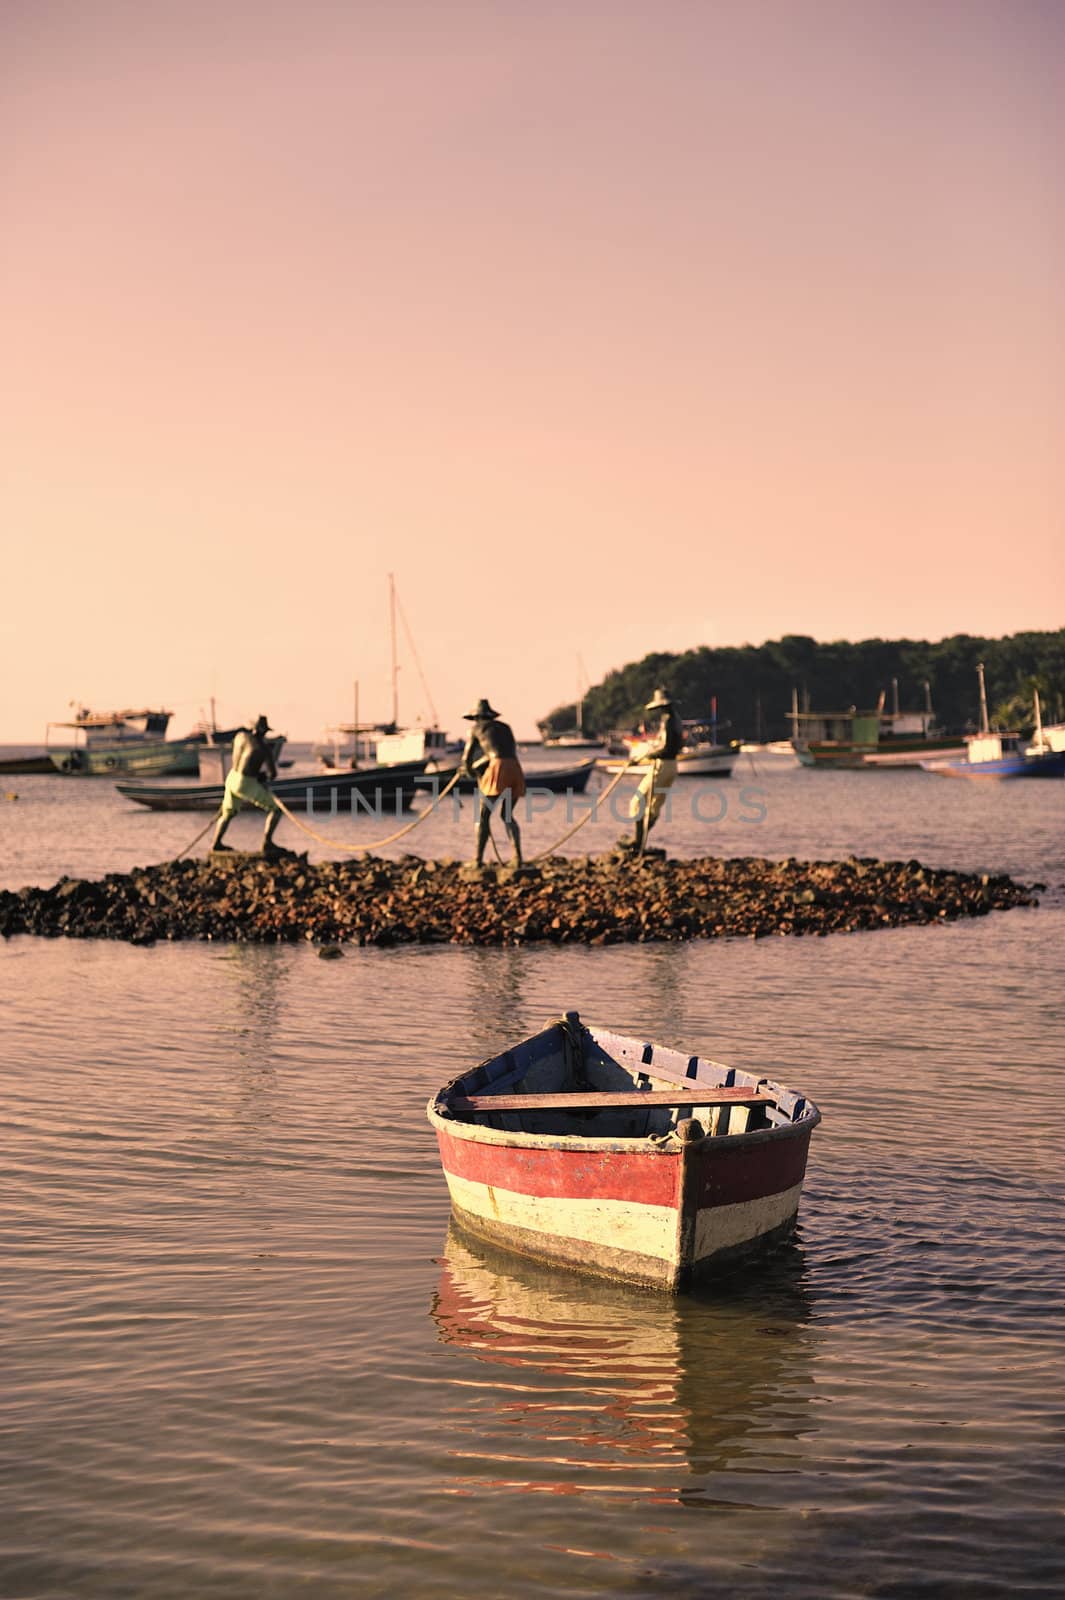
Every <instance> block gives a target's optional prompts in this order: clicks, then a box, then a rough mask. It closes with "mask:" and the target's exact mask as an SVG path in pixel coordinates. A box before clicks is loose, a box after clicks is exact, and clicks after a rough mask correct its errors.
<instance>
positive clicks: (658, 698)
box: [643, 684, 673, 711]
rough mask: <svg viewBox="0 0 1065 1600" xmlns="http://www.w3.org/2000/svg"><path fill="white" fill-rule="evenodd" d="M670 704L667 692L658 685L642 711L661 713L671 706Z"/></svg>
mask: <svg viewBox="0 0 1065 1600" xmlns="http://www.w3.org/2000/svg"><path fill="white" fill-rule="evenodd" d="M672 704H673V701H672V700H671V698H670V694H669V690H668V689H663V688H662V686H661V684H660V685H659V686H658V688H657V689H656V690H655V692H654V694H653V695H652V696H651V698H650V700H648V702H647V704H646V705H645V706H644V708H643V709H644V710H645V711H663V710H665V709H666V708H667V707H669V706H672Z"/></svg>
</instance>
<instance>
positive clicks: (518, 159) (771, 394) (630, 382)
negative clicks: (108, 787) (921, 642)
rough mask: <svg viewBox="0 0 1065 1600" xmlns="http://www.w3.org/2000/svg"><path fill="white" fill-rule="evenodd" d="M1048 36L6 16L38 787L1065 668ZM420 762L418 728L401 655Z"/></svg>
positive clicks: (538, 22)
mask: <svg viewBox="0 0 1065 1600" xmlns="http://www.w3.org/2000/svg"><path fill="white" fill-rule="evenodd" d="M1063 124H1065V7H1062V6H1060V5H1058V4H1056V3H1054V0H1009V3H1005V0H993V3H991V0H988V3H985V0H919V3H912V0H646V3H645V0H558V3H556V0H537V3H536V4H529V3H528V0H482V3H478V0H470V3H464V0H391V3H388V4H384V3H381V0H375V3H372V4H371V3H366V0H347V3H341V0H298V3H296V0H178V3H172V0H152V4H150V5H144V4H143V3H142V0H2V3H0V350H2V352H3V354H2V362H0V370H2V374H3V376H2V379H0V438H2V440H3V446H2V449H0V530H2V538H3V549H4V552H5V559H4V561H3V567H2V571H3V574H4V579H5V582H4V584H3V591H2V592H3V603H2V605H0V742H15V741H29V742H40V741H41V740H42V739H43V735H44V727H45V723H46V722H47V721H49V720H54V719H61V718H63V717H65V716H67V715H69V709H68V708H69V706H70V704H71V702H73V701H78V702H81V703H83V704H86V705H89V706H92V707H93V708H94V709H111V708H114V707H117V706H127V705H152V704H165V705H167V706H170V707H173V708H174V712H175V717H174V722H173V724H172V729H171V731H172V732H173V733H181V732H183V731H184V730H185V728H186V727H187V726H188V725H189V724H191V723H192V722H193V721H195V720H196V718H197V717H198V716H199V715H200V712H201V710H205V709H206V708H207V706H208V705H209V703H210V700H211V697H212V696H213V697H215V699H216V702H217V708H218V713H219V717H220V720H221V721H222V722H224V723H225V722H232V721H243V720H246V719H247V718H249V717H252V716H254V715H256V714H257V713H259V712H260V711H263V712H266V713H267V714H268V715H269V717H270V720H271V722H272V723H273V724H274V726H276V727H279V728H281V729H283V730H285V731H287V732H288V734H289V736H290V738H293V739H298V738H313V737H315V736H316V735H317V734H318V732H319V731H320V729H321V728H322V727H323V726H325V725H327V724H329V723H332V722H335V721H336V720H337V719H339V718H345V717H349V716H350V715H351V712H352V705H353V692H354V691H353V685H354V683H355V682H356V681H357V682H358V684H359V704H360V711H361V714H362V715H363V717H368V718H371V717H375V716H382V717H384V716H387V715H388V714H389V711H390V706H391V689H390V649H389V625H388V574H389V573H390V572H392V573H394V574H395V581H396V586H397V591H398V594H399V597H400V601H401V604H402V607H403V611H404V614H405V615H406V617H407V619H408V620H409V623H410V628H411V632H412V635H413V639H414V642H415V645H416V647H417V652H418V657H419V659H420V662H421V666H422V668H423V670H424V674H425V678H426V681H427V683H428V685H429V691H430V694H431V697H432V700H431V704H432V707H433V708H435V710H436V712H437V714H438V715H439V717H440V719H441V721H442V723H443V724H444V725H445V726H446V727H447V728H448V729H449V730H450V731H451V733H452V734H457V733H460V732H461V731H462V723H461V718H462V713H463V712H464V711H466V710H467V709H469V707H470V705H471V703H472V702H474V701H475V700H476V699H477V698H479V697H480V696H481V695H487V696H488V697H489V698H491V699H492V701H493V703H494V704H495V705H496V706H497V707H498V708H499V709H500V710H501V711H502V712H503V714H504V715H505V716H506V717H508V719H509V720H510V721H511V722H512V723H513V724H514V726H515V728H516V729H517V731H518V732H519V734H521V735H528V734H531V733H533V732H534V727H535V722H536V719H537V718H538V717H539V716H542V715H543V714H544V713H545V712H547V711H548V710H549V709H551V708H552V707H553V706H555V705H557V704H559V703H561V702H565V701H567V700H572V699H573V698H574V696H575V694H576V691H577V686H578V683H579V681H580V680H581V679H582V677H586V678H587V679H588V680H590V681H592V682H596V681H598V680H599V679H600V678H602V676H603V675H604V674H605V673H606V672H608V671H609V670H610V669H612V668H614V667H619V666H622V665H624V664H625V663H627V662H629V661H632V660H636V659H639V658H640V657H641V656H643V655H644V654H646V653H647V652H648V651H650V650H663V649H664V650H681V649H686V648H689V647H692V646H696V645H701V644H707V645H711V646H714V645H728V644H742V643H745V642H749V643H754V644H757V643H760V642H762V641H763V640H765V639H768V638H775V637H778V636H779V635H780V634H782V633H804V634H812V635H813V636H814V637H816V638H820V639H838V638H865V637H871V636H876V635H879V636H884V637H898V636H903V635H905V636H909V637H918V638H923V637H927V638H941V637H943V636H945V635H947V634H951V633H955V632H969V633H977V634H979V633H987V634H992V635H998V634H1002V633H1010V632H1015V631H1017V630H1019V629H1028V628H1033V629H1041V628H1056V627H1060V626H1062V625H1063V624H1065V536H1063V534H1065V529H1063V507H1065V450H1063V449H1062V441H1063V438H1065V359H1063V357H1065V348H1063V346H1065V317H1063V296H1065V288H1063V285H1065V179H1063V175H1062V174H1063V171H1065V164H1063V163H1062V161H1061V150H1062V148H1063V147H1065V126H1063ZM399 700H400V712H401V718H402V719H404V720H414V719H415V718H416V717H417V716H424V715H427V714H428V713H429V710H430V700H429V698H428V697H427V695H426V693H425V691H424V690H423V689H422V685H421V680H420V677H419V674H418V671H417V670H416V664H415V661H414V659H413V657H412V655H411V652H410V650H409V649H408V648H407V646H406V643H405V641H404V640H403V638H402V637H401V640H400V673H399Z"/></svg>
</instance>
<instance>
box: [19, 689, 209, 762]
mask: <svg viewBox="0 0 1065 1600" xmlns="http://www.w3.org/2000/svg"><path fill="white" fill-rule="evenodd" d="M171 715H172V713H171V712H170V711H164V710H154V711H153V710H148V709H139V710H136V709H133V710H126V711H90V710H88V708H87V707H85V706H78V707H77V710H76V712H75V716H74V720H73V721H72V722H50V723H49V724H48V726H47V728H46V730H45V751H46V754H47V756H48V759H49V761H50V762H51V764H52V766H53V767H54V768H55V770H56V772H61V773H63V774H64V775H65V776H67V777H79V778H101V777H103V778H107V777H117V776H118V775H120V774H121V773H141V774H143V775H145V776H149V777H155V778H161V777H164V776H172V775H176V774H178V773H192V772H195V771H196V765H197V760H198V751H199V743H200V742H199V741H198V740H196V739H195V738H189V739H168V738H167V737H166V732H167V728H168V727H169V725H170V718H171Z"/></svg>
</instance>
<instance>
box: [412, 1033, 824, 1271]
mask: <svg viewBox="0 0 1065 1600" xmlns="http://www.w3.org/2000/svg"><path fill="white" fill-rule="evenodd" d="M427 1115H428V1118H429V1122H430V1124H431V1125H432V1127H433V1129H434V1131H435V1133H436V1136H437V1140H438V1142H439V1146H440V1159H441V1162H442V1164H443V1168H444V1176H445V1178H446V1179H447V1185H448V1189H449V1191H450V1194H451V1205H452V1209H453V1211H454V1213H455V1215H456V1217H457V1218H458V1220H459V1222H461V1223H462V1224H463V1225H464V1226H465V1227H466V1228H468V1229H469V1230H470V1231H471V1232H473V1233H475V1234H479V1235H480V1236H482V1237H484V1238H486V1239H490V1240H492V1241H494V1242H495V1243H497V1244H502V1245H505V1246H507V1247H508V1248H510V1249H512V1250H516V1251H519V1252H520V1253H522V1254H524V1255H528V1256H535V1257H540V1258H542V1259H545V1260H550V1261H556V1262H559V1263H561V1264H563V1265H566V1266H570V1267H575V1268H578V1269H579V1270H581V1271H584V1272H591V1273H595V1274H597V1275H599V1276H603V1277H610V1278H619V1279H623V1280H626V1281H628V1282H632V1283H640V1284H647V1285H651V1286H653V1287H656V1288H660V1289H665V1290H667V1291H669V1292H670V1293H677V1292H678V1291H680V1290H683V1289H686V1288H688V1287H690V1286H691V1285H692V1284H694V1283H696V1282H699V1281H701V1280H704V1279H706V1278H708V1277H712V1276H714V1275H715V1274H717V1273H719V1272H721V1271H722V1270H724V1269H727V1268H729V1267H731V1266H732V1265H734V1264H735V1263H736V1262H737V1261H739V1260H742V1259H743V1258H744V1257H746V1256H748V1255H750V1254H752V1253H754V1252H756V1251H760V1250H764V1249H766V1248H768V1247H770V1246H772V1245H775V1244H778V1243H780V1242H781V1241H782V1240H784V1239H785V1238H787V1236H788V1234H789V1233H790V1232H791V1230H792V1227H793V1226H794V1223H795V1217H796V1213H797V1211H798V1208H799V1196H800V1193H801V1191H802V1182H803V1177H804V1176H805V1172H806V1156H807V1152H808V1150H809V1145H810V1135H811V1133H812V1132H813V1130H814V1128H816V1126H817V1124H818V1123H819V1122H820V1120H821V1113H820V1112H819V1111H818V1109H817V1107H816V1106H815V1105H814V1104H813V1102H812V1101H811V1100H808V1099H806V1098H805V1097H804V1096H802V1095H800V1094H796V1093H795V1092H794V1091H793V1090H791V1089H786V1088H785V1087H784V1086H783V1085H782V1084H779V1083H774V1082H773V1081H772V1080H771V1079H769V1078H759V1077H756V1076H755V1074H753V1073H750V1072H743V1071H740V1070H739V1069H737V1068H735V1067H726V1066H724V1065H722V1064H721V1063H720V1062H716V1061H709V1060H703V1059H701V1058H700V1057H698V1056H686V1055H684V1054H683V1053H682V1052H681V1051H679V1050H668V1049H666V1048H664V1047H663V1046H662V1045H652V1044H645V1043H644V1042H643V1041H641V1040H638V1039H627V1038H623V1037H621V1036H620V1035H618V1034H613V1033H607V1032H605V1031H603V1030H601V1029H598V1028H595V1029H592V1028H587V1027H585V1026H584V1025H583V1024H582V1023H581V1021H580V1018H579V1017H578V1015H577V1013H576V1012H575V1011H570V1012H567V1013H566V1015H565V1017H564V1018H563V1019H562V1020H561V1021H560V1022H557V1023H554V1024H553V1025H552V1026H550V1027H548V1028H546V1029H545V1030H544V1031H543V1032H542V1033H538V1034H536V1035H535V1036H534V1037H533V1038H531V1039H526V1040H525V1041H524V1042H523V1043H521V1044H519V1045H515V1046H514V1047H513V1048H512V1049H509V1050H505V1051H504V1052H503V1053H502V1054H501V1055H498V1056H495V1057H493V1058H492V1059H491V1060H490V1061H485V1062H483V1063H482V1064H481V1066H479V1067H476V1068H474V1069H473V1070H472V1071H470V1072H467V1073H464V1074H463V1076H462V1077H459V1078H455V1079H454V1080H453V1081H452V1082H451V1083H449V1084H448V1085H447V1086H446V1087H445V1088H443V1089H441V1090H440V1091H439V1092H438V1093H437V1094H436V1095H434V1097H433V1098H432V1100H430V1102H429V1105H428V1108H427Z"/></svg>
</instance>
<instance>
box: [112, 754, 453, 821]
mask: <svg viewBox="0 0 1065 1600" xmlns="http://www.w3.org/2000/svg"><path fill="white" fill-rule="evenodd" d="M424 771H425V762H424V761H413V762H410V763H409V764H408V765H406V766H402V767H366V768H363V769H361V770H359V771H357V772H308V773H304V774H302V775H300V774H293V776H292V777H286V778H275V779H274V781H273V782H272V783H271V784H270V792H271V793H272V794H275V795H276V796H277V798H278V799H279V800H283V801H284V803H285V805H286V806H287V807H288V809H289V810H290V811H311V812H317V813H318V814H320V815H323V814H327V815H330V816H334V815H336V814H337V813H340V812H343V813H344V814H345V815H349V814H350V815H352V816H357V815H359V813H360V812H364V813H366V814H368V815H373V814H374V813H375V812H379V811H402V810H404V809H405V808H406V807H408V806H410V805H411V803H412V802H413V801H414V799H415V798H416V797H417V796H418V795H419V794H420V793H421V790H420V788H419V784H418V780H419V778H420V777H421V775H422V773H423V772H424ZM115 788H116V789H117V790H118V792H119V794H121V795H123V796H124V797H125V798H126V799H127V800H135V801H136V802H137V804H138V805H142V806H147V807H148V808H149V809H150V810H152V811H217V810H218V808H219V806H220V805H221V804H222V796H223V794H224V792H225V785H224V784H221V783H207V784H196V783H169V784H162V783H159V784H150V783H116V785H115Z"/></svg>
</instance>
